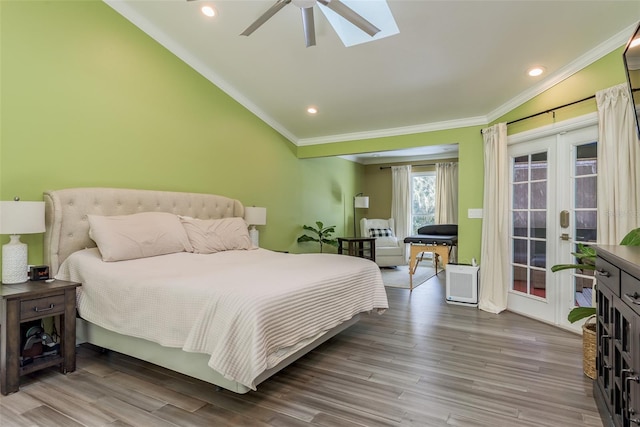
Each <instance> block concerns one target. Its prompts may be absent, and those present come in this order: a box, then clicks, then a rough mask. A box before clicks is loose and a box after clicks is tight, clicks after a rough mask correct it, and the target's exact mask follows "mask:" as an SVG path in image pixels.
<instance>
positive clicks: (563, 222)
mask: <svg viewBox="0 0 640 427" xmlns="http://www.w3.org/2000/svg"><path fill="white" fill-rule="evenodd" d="M560 227H562V228H568V227H569V211H567V210H564V211H562V212H560Z"/></svg>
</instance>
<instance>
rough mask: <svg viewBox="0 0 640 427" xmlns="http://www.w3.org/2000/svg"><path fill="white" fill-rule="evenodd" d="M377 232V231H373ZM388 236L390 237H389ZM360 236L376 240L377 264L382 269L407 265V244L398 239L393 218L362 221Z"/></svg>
mask: <svg viewBox="0 0 640 427" xmlns="http://www.w3.org/2000/svg"><path fill="white" fill-rule="evenodd" d="M371 230H375V231H373V232H372V231H371ZM387 234H388V235H387ZM360 235H361V236H362V237H375V238H376V264H378V266H380V267H394V266H397V265H405V264H406V263H407V262H406V260H405V255H404V254H405V243H404V242H403V241H398V239H397V238H396V231H395V224H394V222H393V218H389V219H367V218H362V219H361V220H360Z"/></svg>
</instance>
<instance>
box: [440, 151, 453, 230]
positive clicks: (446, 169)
mask: <svg viewBox="0 0 640 427" xmlns="http://www.w3.org/2000/svg"><path fill="white" fill-rule="evenodd" d="M457 223H458V163H455V162H452V163H436V224H457Z"/></svg>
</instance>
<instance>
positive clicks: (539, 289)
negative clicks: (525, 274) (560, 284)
mask: <svg viewBox="0 0 640 427" xmlns="http://www.w3.org/2000/svg"><path fill="white" fill-rule="evenodd" d="M530 294H531V295H535V296H537V297H542V298H544V297H546V295H547V274H546V272H545V271H544V270H534V269H532V270H531V291H530Z"/></svg>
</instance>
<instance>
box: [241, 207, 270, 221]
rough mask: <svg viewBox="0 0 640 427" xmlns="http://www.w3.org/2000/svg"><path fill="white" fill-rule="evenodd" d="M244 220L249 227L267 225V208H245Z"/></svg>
mask: <svg viewBox="0 0 640 427" xmlns="http://www.w3.org/2000/svg"><path fill="white" fill-rule="evenodd" d="M244 220H245V221H247V224H249V225H265V224H266V223H267V208H257V207H255V206H251V207H245V208H244Z"/></svg>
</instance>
